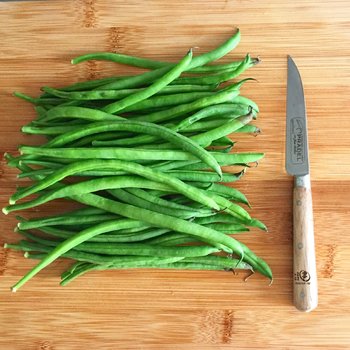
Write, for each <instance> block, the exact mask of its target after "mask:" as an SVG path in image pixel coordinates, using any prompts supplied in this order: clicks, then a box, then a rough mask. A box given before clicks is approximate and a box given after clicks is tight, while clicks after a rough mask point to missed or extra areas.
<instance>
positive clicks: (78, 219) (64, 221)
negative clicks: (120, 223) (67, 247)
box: [17, 213, 117, 230]
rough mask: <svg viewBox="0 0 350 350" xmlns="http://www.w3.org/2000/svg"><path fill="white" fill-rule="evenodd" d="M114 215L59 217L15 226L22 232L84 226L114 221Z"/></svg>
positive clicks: (32, 220) (28, 221)
mask: <svg viewBox="0 0 350 350" xmlns="http://www.w3.org/2000/svg"><path fill="white" fill-rule="evenodd" d="M116 218H117V217H116V215H113V214H109V213H105V214H98V215H86V216H84V215H72V216H69V215H61V216H52V217H45V218H35V219H30V220H26V221H23V222H19V223H18V224H17V226H18V227H19V228H20V229H23V230H29V229H33V228H38V227H43V226H52V225H85V224H91V223H98V222H102V221H106V220H112V219H116Z"/></svg>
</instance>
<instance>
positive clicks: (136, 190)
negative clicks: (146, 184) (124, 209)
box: [125, 188, 193, 210]
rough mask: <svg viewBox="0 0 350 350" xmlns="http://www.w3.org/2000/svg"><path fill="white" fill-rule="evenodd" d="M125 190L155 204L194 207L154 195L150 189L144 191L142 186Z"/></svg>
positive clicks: (187, 208)
mask: <svg viewBox="0 0 350 350" xmlns="http://www.w3.org/2000/svg"><path fill="white" fill-rule="evenodd" d="M125 190H126V191H127V192H130V193H131V194H133V195H135V196H137V197H140V198H142V199H145V200H147V201H149V202H152V203H154V204H157V205H161V206H163V207H167V208H172V209H183V210H193V208H191V207H189V206H186V205H181V204H177V203H173V202H171V201H168V200H165V199H162V198H160V197H157V196H155V195H152V194H151V193H150V192H149V191H144V190H142V189H140V188H126V189H125Z"/></svg>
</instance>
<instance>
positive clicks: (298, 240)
mask: <svg viewBox="0 0 350 350" xmlns="http://www.w3.org/2000/svg"><path fill="white" fill-rule="evenodd" d="M293 249H294V259H293V274H294V280H293V282H294V288H293V293H294V305H295V307H296V308H297V309H298V310H300V311H305V312H309V311H311V310H313V309H315V308H316V306H317V303H318V295H317V273H316V257H315V240H314V223H313V215H312V196H311V188H310V186H308V187H302V186H296V187H295V188H294V193H293Z"/></svg>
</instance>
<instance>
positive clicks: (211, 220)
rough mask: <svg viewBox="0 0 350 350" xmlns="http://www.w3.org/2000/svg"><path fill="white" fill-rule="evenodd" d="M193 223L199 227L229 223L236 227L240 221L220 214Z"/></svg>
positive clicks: (197, 219) (198, 219)
mask: <svg viewBox="0 0 350 350" xmlns="http://www.w3.org/2000/svg"><path fill="white" fill-rule="evenodd" d="M193 222H194V223H196V224H199V225H207V224H212V223H227V224H234V225H235V224H239V223H240V221H239V220H238V219H237V218H235V217H233V216H231V215H228V214H224V213H218V214H216V215H212V216H207V217H202V218H195V219H194V220H193Z"/></svg>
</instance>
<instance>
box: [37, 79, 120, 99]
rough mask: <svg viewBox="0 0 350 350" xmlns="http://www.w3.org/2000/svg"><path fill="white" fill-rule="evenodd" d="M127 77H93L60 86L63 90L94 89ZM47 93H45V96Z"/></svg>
mask: <svg viewBox="0 0 350 350" xmlns="http://www.w3.org/2000/svg"><path fill="white" fill-rule="evenodd" d="M125 78H127V77H126V76H119V77H107V78H102V79H93V80H86V81H81V82H77V83H74V84H71V85H68V86H65V87H63V88H60V89H59V90H62V91H67V92H69V91H81V90H90V89H94V88H96V87H99V86H101V85H105V84H109V83H111V82H114V81H117V80H119V79H125ZM45 95H47V94H45V93H44V94H43V95H42V97H43V96H45Z"/></svg>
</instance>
